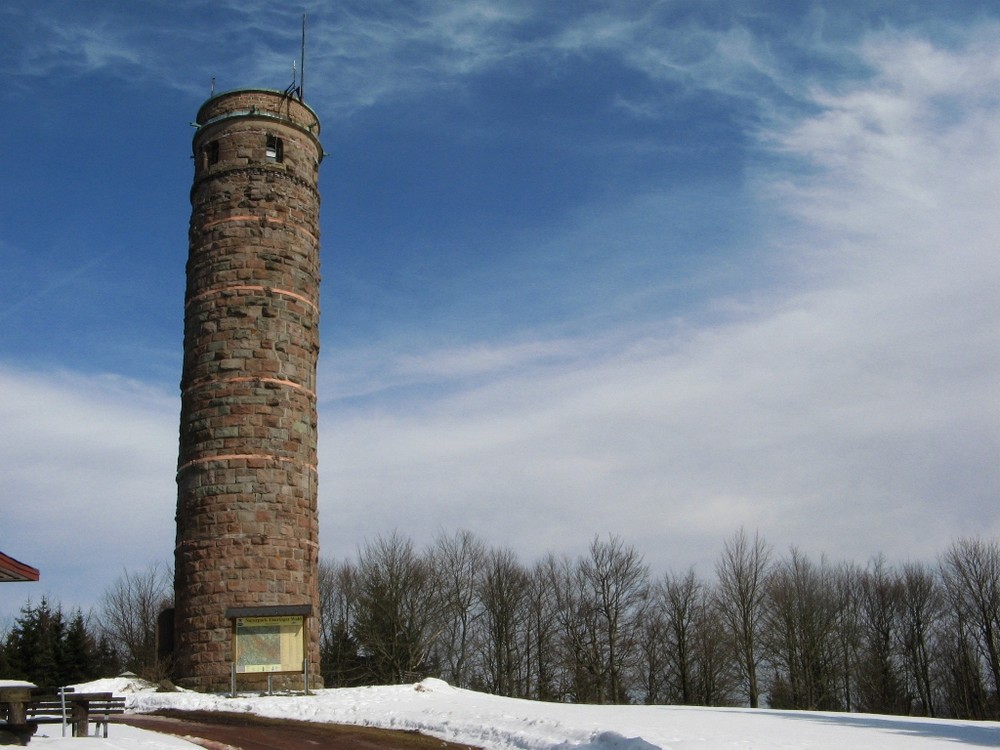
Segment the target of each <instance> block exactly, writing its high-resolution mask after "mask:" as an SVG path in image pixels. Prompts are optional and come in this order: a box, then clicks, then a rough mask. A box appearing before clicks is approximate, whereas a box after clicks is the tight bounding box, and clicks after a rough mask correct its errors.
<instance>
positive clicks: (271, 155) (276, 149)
mask: <svg viewBox="0 0 1000 750" xmlns="http://www.w3.org/2000/svg"><path fill="white" fill-rule="evenodd" d="M264 156H265V157H266V158H267V160H268V161H277V162H281V161H284V160H285V149H284V144H283V143H282V142H281V139H280V138H278V137H277V136H274V135H269V136H268V137H267V148H266V149H265V150H264Z"/></svg>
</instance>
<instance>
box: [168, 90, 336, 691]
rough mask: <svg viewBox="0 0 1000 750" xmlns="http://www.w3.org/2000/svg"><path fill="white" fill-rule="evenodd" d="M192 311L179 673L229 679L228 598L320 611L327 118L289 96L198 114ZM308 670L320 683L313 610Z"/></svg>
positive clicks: (178, 566) (178, 568)
mask: <svg viewBox="0 0 1000 750" xmlns="http://www.w3.org/2000/svg"><path fill="white" fill-rule="evenodd" d="M198 122H199V124H200V125H201V127H200V128H199V130H198V132H197V134H196V136H195V138H194V157H195V179H194V185H193V187H192V190H191V207H192V208H191V225H190V233H189V235H190V236H189V242H190V246H189V257H188V265H187V276H188V280H187V295H186V300H185V321H184V370H183V375H182V379H181V424H180V450H179V455H178V472H177V485H178V496H177V545H176V549H175V576H176V577H175V659H176V665H175V675H176V677H177V679H178V681H179V683H180V684H182V685H185V686H188V687H193V688H197V689H220V688H225V687H228V685H229V675H230V665H231V660H232V654H231V625H232V623H231V622H230V621H229V620H227V619H226V617H225V613H226V610H227V609H228V608H231V607H257V606H268V605H303V604H308V605H311V606H312V609H313V613H314V618H315V617H316V616H318V580H317V566H318V561H319V522H318V514H317V502H316V498H317V494H316V486H317V477H316V430H317V420H316V363H317V358H318V354H319V328H318V324H319V225H318V222H319V193H318V191H317V178H318V168H319V162H320V160H321V159H322V148H321V146H320V144H319V141H318V140H317V138H318V134H319V122H318V120H317V119H316V116H315V114H313V113H312V110H310V109H309V108H308V107H306V106H305V105H303V104H301V103H300V102H298V101H297V100H295V99H293V98H291V97H287V96H284V95H282V94H281V93H280V92H271V91H261V90H246V91H237V92H231V93H229V94H222V95H220V96H217V97H214V98H213V99H210V100H209V101H208V102H206V103H205V104H204V105H203V106H202V108H201V110H200V111H199V113H198ZM310 630H311V631H312V634H313V637H312V638H311V639H310V643H309V648H308V659H309V662H310V665H309V670H310V673H311V674H312V675H314V676H315V678H316V680H317V681H318V679H319V646H318V634H317V633H316V630H317V628H316V620H315V619H314V620H313V622H312V625H311V627H310Z"/></svg>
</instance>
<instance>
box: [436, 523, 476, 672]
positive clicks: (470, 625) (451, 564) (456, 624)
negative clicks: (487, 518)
mask: <svg viewBox="0 0 1000 750" xmlns="http://www.w3.org/2000/svg"><path fill="white" fill-rule="evenodd" d="M485 557H486V545H485V544H484V543H483V542H482V541H480V540H479V539H477V538H476V536H475V535H474V534H473V533H472V532H470V531H465V530H462V531H458V532H457V533H455V534H452V535H445V534H439V535H438V537H437V539H436V540H435V542H434V546H433V548H432V549H431V553H430V561H431V567H432V569H433V572H434V577H435V579H436V580H437V589H438V591H439V592H440V601H441V627H440V633H441V634H440V637H439V638H438V639H437V643H438V650H437V653H438V658H439V661H440V665H441V677H442V678H443V679H445V680H446V681H448V682H450V683H451V684H453V685H465V684H467V683H468V682H469V678H470V671H469V666H470V664H469V662H470V660H471V658H472V654H473V637H474V625H475V623H476V620H478V619H479V617H480V616H481V610H480V608H479V607H478V606H477V604H476V582H477V579H478V576H479V575H480V571H481V568H482V566H483V561H484V559H485Z"/></svg>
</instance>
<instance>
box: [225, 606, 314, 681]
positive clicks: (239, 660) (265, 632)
mask: <svg viewBox="0 0 1000 750" xmlns="http://www.w3.org/2000/svg"><path fill="white" fill-rule="evenodd" d="M304 623H305V618H304V617H302V616H300V615H278V616H263V617H237V618H235V622H234V638H233V650H234V656H235V662H236V671H237V672H238V673H240V674H247V673H254V672H271V673H278V672H301V671H302V663H303V662H302V660H303V657H304V655H305V624H304Z"/></svg>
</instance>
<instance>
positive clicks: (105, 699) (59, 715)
mask: <svg viewBox="0 0 1000 750" xmlns="http://www.w3.org/2000/svg"><path fill="white" fill-rule="evenodd" d="M123 713H125V699H124V698H121V697H116V696H115V695H113V694H112V693H76V692H72V691H70V690H67V691H65V692H64V693H63V694H62V695H58V694H52V693H39V694H37V695H32V697H31V702H30V703H28V705H27V707H26V714H27V723H28V724H29V725H35V726H37V725H38V724H64V725H65V724H69V725H70V726H72V728H73V736H74V737H88V736H90V724H94V725H95V729H103V736H104V737H107V736H108V719H109V718H110V717H111V716H114V715H116V714H123Z"/></svg>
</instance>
